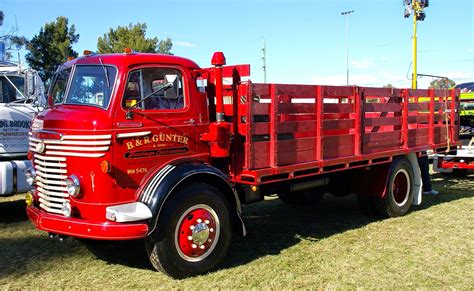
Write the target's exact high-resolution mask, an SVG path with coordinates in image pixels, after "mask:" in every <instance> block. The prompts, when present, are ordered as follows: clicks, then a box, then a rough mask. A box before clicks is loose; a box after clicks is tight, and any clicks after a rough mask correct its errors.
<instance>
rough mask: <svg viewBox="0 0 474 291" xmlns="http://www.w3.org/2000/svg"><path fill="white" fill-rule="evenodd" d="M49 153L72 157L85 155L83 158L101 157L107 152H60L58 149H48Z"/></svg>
mask: <svg viewBox="0 0 474 291" xmlns="http://www.w3.org/2000/svg"><path fill="white" fill-rule="evenodd" d="M46 154H47V155H57V156H70V157H83V158H100V157H103V156H105V154H88V153H71V152H58V151H47V152H46Z"/></svg>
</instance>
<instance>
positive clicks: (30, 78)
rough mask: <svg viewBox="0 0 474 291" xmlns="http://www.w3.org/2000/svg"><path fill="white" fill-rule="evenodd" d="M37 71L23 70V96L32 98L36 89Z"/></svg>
mask: <svg viewBox="0 0 474 291" xmlns="http://www.w3.org/2000/svg"><path fill="white" fill-rule="evenodd" d="M37 85H38V84H37V73H36V71H32V70H26V71H25V97H26V98H33V97H34V96H35V95H36V91H37Z"/></svg>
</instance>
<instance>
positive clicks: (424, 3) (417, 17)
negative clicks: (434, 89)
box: [403, 0, 429, 89]
mask: <svg viewBox="0 0 474 291" xmlns="http://www.w3.org/2000/svg"><path fill="white" fill-rule="evenodd" d="M403 4H404V5H405V14H404V17H405V18H408V17H410V15H411V13H412V12H413V77H412V80H411V88H412V89H417V87H418V72H417V70H418V67H417V63H418V58H417V38H418V35H417V32H416V23H417V21H424V20H425V17H426V14H425V12H424V11H423V9H424V8H426V7H428V5H429V2H428V0H404V1H403Z"/></svg>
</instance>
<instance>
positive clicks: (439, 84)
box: [430, 78, 456, 89]
mask: <svg viewBox="0 0 474 291" xmlns="http://www.w3.org/2000/svg"><path fill="white" fill-rule="evenodd" d="M455 85H456V83H455V82H454V81H453V80H451V79H448V78H439V79H434V80H433V81H431V83H430V88H433V89H449V88H453V87H454V86H455Z"/></svg>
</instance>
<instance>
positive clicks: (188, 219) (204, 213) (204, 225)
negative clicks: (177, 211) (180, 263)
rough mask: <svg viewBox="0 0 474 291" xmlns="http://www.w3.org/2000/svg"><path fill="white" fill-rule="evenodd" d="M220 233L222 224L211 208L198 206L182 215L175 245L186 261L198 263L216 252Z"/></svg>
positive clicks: (177, 226)
mask: <svg viewBox="0 0 474 291" xmlns="http://www.w3.org/2000/svg"><path fill="white" fill-rule="evenodd" d="M219 233H220V222H219V218H218V217H217V214H216V212H215V211H214V209H212V208H211V207H210V206H208V205H205V204H198V205H194V206H193V207H190V208H189V209H188V210H186V211H185V212H184V213H183V215H181V217H180V219H179V220H178V223H177V225H176V231H175V245H176V249H177V251H178V254H179V255H180V256H181V257H182V258H183V259H185V260H187V261H191V262H197V261H200V260H203V259H204V258H206V257H207V256H209V255H210V254H211V253H212V251H213V250H214V248H215V246H216V244H217V241H218V239H219Z"/></svg>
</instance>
